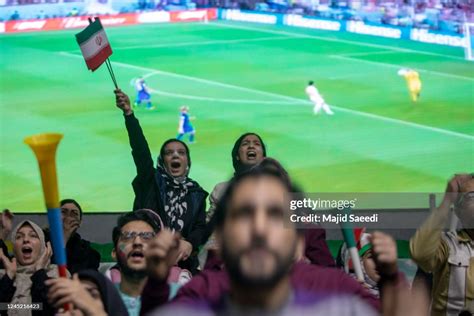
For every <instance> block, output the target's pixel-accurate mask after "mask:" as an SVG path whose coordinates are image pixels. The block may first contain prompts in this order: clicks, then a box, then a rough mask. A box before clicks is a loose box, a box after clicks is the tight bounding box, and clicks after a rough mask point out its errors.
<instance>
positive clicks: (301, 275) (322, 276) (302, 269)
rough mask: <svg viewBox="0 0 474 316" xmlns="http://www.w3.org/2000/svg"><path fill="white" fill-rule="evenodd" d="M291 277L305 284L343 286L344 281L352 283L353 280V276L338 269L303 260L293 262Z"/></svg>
mask: <svg viewBox="0 0 474 316" xmlns="http://www.w3.org/2000/svg"><path fill="white" fill-rule="evenodd" d="M291 277H292V280H294V281H295V282H303V283H306V284H307V285H324V284H326V285H327V284H330V285H336V284H339V285H341V286H344V283H348V284H349V285H353V282H354V279H353V278H351V277H350V276H349V275H347V274H346V273H344V271H342V270H340V269H337V268H331V267H323V266H319V265H315V264H309V263H305V262H297V263H295V264H294V266H293V269H292V273H291Z"/></svg>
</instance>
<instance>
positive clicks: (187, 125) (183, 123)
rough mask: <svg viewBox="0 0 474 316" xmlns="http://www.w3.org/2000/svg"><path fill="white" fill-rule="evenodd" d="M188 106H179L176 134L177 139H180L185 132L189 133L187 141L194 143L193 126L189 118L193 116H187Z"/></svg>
mask: <svg viewBox="0 0 474 316" xmlns="http://www.w3.org/2000/svg"><path fill="white" fill-rule="evenodd" d="M188 112H189V107H187V106H182V107H181V108H180V116H179V124H178V136H176V138H177V139H179V140H181V139H182V138H183V136H184V135H185V134H188V135H189V142H190V143H191V144H192V143H194V134H195V132H196V131H195V130H194V127H193V126H192V125H191V119H194V117H190V116H189V113H188Z"/></svg>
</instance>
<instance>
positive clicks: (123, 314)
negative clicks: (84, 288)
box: [78, 270, 128, 316]
mask: <svg viewBox="0 0 474 316" xmlns="http://www.w3.org/2000/svg"><path fill="white" fill-rule="evenodd" d="M78 275H79V279H81V280H89V281H92V282H94V283H95V284H96V285H97V287H98V288H99V292H100V297H101V299H102V304H104V309H105V312H106V313H107V315H114V316H115V315H117V316H128V311H127V308H126V307H125V305H124V303H123V301H122V298H121V297H120V294H119V292H118V291H117V289H116V288H115V286H114V284H113V283H112V281H110V280H109V279H107V278H106V277H105V276H104V275H102V274H101V273H99V272H97V271H94V270H83V271H80V272H79V273H78Z"/></svg>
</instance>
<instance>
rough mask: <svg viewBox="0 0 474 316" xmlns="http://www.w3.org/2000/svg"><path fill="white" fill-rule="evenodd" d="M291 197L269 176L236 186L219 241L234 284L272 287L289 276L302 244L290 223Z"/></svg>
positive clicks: (249, 179)
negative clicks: (297, 251) (288, 219)
mask: <svg viewBox="0 0 474 316" xmlns="http://www.w3.org/2000/svg"><path fill="white" fill-rule="evenodd" d="M288 198H289V194H288V191H287V189H286V188H285V187H284V185H283V184H282V183H281V182H280V181H278V180H277V179H275V178H273V177H270V176H262V177H258V178H247V179H244V180H242V182H241V183H239V184H238V185H237V187H236V188H235V191H234V193H233V196H232V197H231V199H230V203H229V206H228V209H227V214H226V218H225V220H224V224H223V226H222V228H221V230H219V231H218V241H219V242H220V244H221V249H222V257H223V259H224V263H225V265H226V267H227V270H228V272H229V276H230V277H231V279H232V280H233V281H234V282H235V283H239V284H243V285H246V286H271V285H274V284H276V283H277V282H278V281H279V280H281V279H282V278H283V277H284V276H285V275H287V273H288V270H289V268H290V266H291V264H292V263H293V262H294V258H295V256H296V248H297V246H299V247H301V245H300V243H302V242H303V240H302V239H301V238H299V237H298V235H297V232H296V230H295V229H294V227H291V226H290V224H289V223H287V224H285V221H286V219H287V218H289V214H288V213H289V208H288V205H289V201H288Z"/></svg>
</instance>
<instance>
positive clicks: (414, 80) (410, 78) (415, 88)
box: [398, 68, 421, 102]
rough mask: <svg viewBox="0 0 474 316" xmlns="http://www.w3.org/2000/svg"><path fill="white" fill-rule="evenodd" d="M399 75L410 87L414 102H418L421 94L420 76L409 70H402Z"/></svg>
mask: <svg viewBox="0 0 474 316" xmlns="http://www.w3.org/2000/svg"><path fill="white" fill-rule="evenodd" d="M398 75H399V76H402V77H404V78H405V80H406V81H407V85H408V91H409V92H410V97H411V100H412V101H413V102H416V101H418V98H419V97H420V92H421V80H420V74H419V73H418V72H417V71H415V70H413V69H409V68H402V69H400V70H399V71H398Z"/></svg>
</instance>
